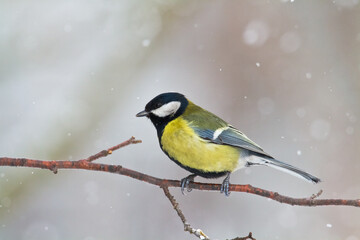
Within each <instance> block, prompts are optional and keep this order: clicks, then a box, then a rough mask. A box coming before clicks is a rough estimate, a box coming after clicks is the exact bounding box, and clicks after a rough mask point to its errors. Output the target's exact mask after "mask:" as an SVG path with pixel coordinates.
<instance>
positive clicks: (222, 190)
mask: <svg viewBox="0 0 360 240" xmlns="http://www.w3.org/2000/svg"><path fill="white" fill-rule="evenodd" d="M230 174H231V172H228V173H227V175H226V177H225V179H224V181H223V183H222V184H221V188H220V193H224V194H225V196H227V197H228V196H229V195H230V191H229V186H230Z"/></svg>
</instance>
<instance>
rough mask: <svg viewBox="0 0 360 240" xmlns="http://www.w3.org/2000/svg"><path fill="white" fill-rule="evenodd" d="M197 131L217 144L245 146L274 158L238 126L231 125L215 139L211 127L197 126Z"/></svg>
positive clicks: (202, 136)
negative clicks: (201, 127)
mask: <svg viewBox="0 0 360 240" xmlns="http://www.w3.org/2000/svg"><path fill="white" fill-rule="evenodd" d="M194 130H195V132H196V133H197V134H198V135H199V136H200V137H201V138H203V139H206V140H209V141H210V142H212V143H216V144H225V145H230V146H234V147H239V148H244V149H247V150H250V151H251V152H254V153H258V154H261V155H263V156H266V157H269V158H273V157H272V156H270V155H269V154H268V153H266V152H264V150H263V149H262V148H261V147H260V146H259V145H257V144H256V143H255V142H253V141H251V140H250V139H249V138H248V137H247V136H246V135H245V134H243V133H242V132H240V131H239V130H237V129H236V128H234V127H232V126H229V127H228V128H227V129H224V130H223V131H222V132H221V133H220V134H219V135H218V136H217V137H216V138H215V139H214V134H215V131H212V130H209V129H199V128H195V129H194Z"/></svg>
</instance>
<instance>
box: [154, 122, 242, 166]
mask: <svg viewBox="0 0 360 240" xmlns="http://www.w3.org/2000/svg"><path fill="white" fill-rule="evenodd" d="M161 145H162V148H163V150H164V151H166V152H167V154H168V155H169V156H170V157H171V158H173V159H174V160H176V161H178V162H180V163H181V164H182V165H184V166H186V167H190V168H194V169H197V170H200V171H202V172H225V171H230V172H231V171H233V170H235V169H236V168H237V165H238V159H239V156H240V151H239V149H237V148H235V147H231V146H227V145H219V144H214V143H210V142H208V141H206V140H204V139H202V138H200V137H199V136H198V135H197V134H196V133H195V132H194V130H193V129H192V128H191V127H189V125H188V124H187V122H186V121H185V120H184V119H182V118H177V119H175V120H173V121H171V122H169V123H168V124H167V125H166V127H165V129H164V132H163V134H162V137H161Z"/></svg>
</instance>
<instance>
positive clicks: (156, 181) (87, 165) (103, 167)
mask: <svg viewBox="0 0 360 240" xmlns="http://www.w3.org/2000/svg"><path fill="white" fill-rule="evenodd" d="M140 142H141V141H140V140H136V139H135V138H134V137H131V138H130V139H128V140H127V141H125V142H123V143H120V144H119V145H116V146H114V147H111V148H109V149H107V150H103V151H100V152H99V153H97V154H95V155H92V156H90V157H88V158H85V159H80V160H77V161H54V160H52V161H42V160H32V159H28V158H9V157H0V166H11V167H32V168H42V169H49V170H51V171H52V172H54V173H57V171H58V169H84V170H91V171H102V172H109V173H117V174H120V175H124V176H128V177H131V178H134V179H137V180H140V181H143V182H147V183H150V184H153V185H157V186H159V187H162V188H164V187H180V181H178V180H170V179H160V178H156V177H153V176H150V175H147V174H144V173H141V172H137V171H135V170H131V169H128V168H124V167H122V166H121V165H109V164H101V163H94V162H93V161H94V160H96V159H99V158H101V157H106V156H107V155H109V154H111V153H112V152H113V151H115V150H118V149H120V148H122V147H125V146H128V145H131V144H136V143H140ZM189 187H190V188H192V189H197V190H207V191H220V187H221V185H220V184H213V183H199V182H190V184H189ZM229 190H230V191H232V192H246V193H250V194H255V195H258V196H262V197H265V198H270V199H272V200H275V201H277V202H280V203H285V204H290V205H297V206H309V207H311V206H329V205H341V206H353V207H360V199H315V198H317V197H318V195H320V194H321V192H320V193H318V194H316V195H313V196H311V197H307V198H291V197H287V196H284V195H281V194H279V193H277V192H272V191H268V190H265V189H261V188H257V187H253V186H251V185H249V184H247V185H240V184H231V185H230V187H229Z"/></svg>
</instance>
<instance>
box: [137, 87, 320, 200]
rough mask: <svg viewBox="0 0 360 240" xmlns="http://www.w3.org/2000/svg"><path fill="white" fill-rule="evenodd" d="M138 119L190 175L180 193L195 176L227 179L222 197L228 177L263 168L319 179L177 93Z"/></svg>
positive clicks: (161, 99) (165, 96)
mask: <svg viewBox="0 0 360 240" xmlns="http://www.w3.org/2000/svg"><path fill="white" fill-rule="evenodd" d="M136 116H137V117H148V118H149V119H150V120H151V122H152V123H153V124H154V126H155V128H156V130H157V135H158V139H159V143H160V147H161V149H162V150H163V152H164V153H165V154H166V155H167V156H168V157H169V158H170V159H171V160H173V161H174V162H175V163H176V164H178V165H179V166H180V167H182V168H184V169H186V170H188V171H189V172H191V173H192V174H191V175H189V176H187V177H185V178H183V179H182V180H181V191H182V193H184V189H185V188H186V189H187V190H188V191H191V189H190V188H188V185H189V183H190V182H191V181H193V180H194V178H195V177H196V176H201V177H204V178H217V177H221V176H226V177H225V179H224V181H223V183H222V184H221V193H224V194H225V195H226V196H228V195H229V194H230V192H229V185H230V183H229V180H230V174H231V173H232V172H234V171H236V170H238V169H240V168H244V167H250V166H259V165H265V166H270V167H273V168H276V169H279V170H282V171H284V172H287V173H290V174H293V175H294V176H297V177H300V178H302V179H305V180H308V181H310V182H313V183H318V182H320V179H319V178H317V177H315V176H313V175H311V174H309V173H306V172H304V171H302V170H300V169H298V168H296V167H293V166H291V165H290V164H287V163H284V162H281V161H279V160H277V159H274V158H273V157H272V156H270V155H269V154H268V153H266V152H264V151H263V149H262V148H261V147H260V146H259V145H257V144H256V143H255V142H253V141H252V140H250V139H249V138H248V137H247V136H246V135H245V134H243V133H242V132H240V131H239V130H237V129H236V128H235V127H233V126H231V125H229V124H228V123H227V122H225V121H224V120H222V119H221V118H219V117H218V116H216V115H214V114H212V113H210V112H208V111H206V110H205V109H202V108H201V107H199V106H197V105H195V104H194V103H192V102H191V101H189V100H188V99H187V98H185V96H184V95H182V94H180V93H176V92H168V93H163V94H160V95H158V96H156V97H155V98H154V99H152V100H151V101H150V102H149V103H148V104H147V105H146V106H145V110H144V111H141V112H139V113H138V114H136Z"/></svg>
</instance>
